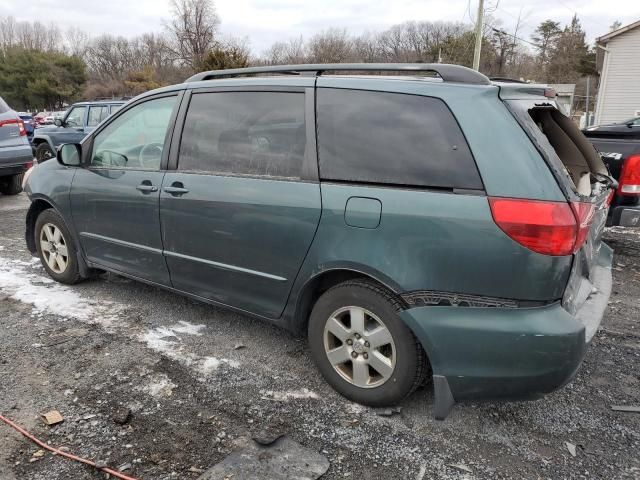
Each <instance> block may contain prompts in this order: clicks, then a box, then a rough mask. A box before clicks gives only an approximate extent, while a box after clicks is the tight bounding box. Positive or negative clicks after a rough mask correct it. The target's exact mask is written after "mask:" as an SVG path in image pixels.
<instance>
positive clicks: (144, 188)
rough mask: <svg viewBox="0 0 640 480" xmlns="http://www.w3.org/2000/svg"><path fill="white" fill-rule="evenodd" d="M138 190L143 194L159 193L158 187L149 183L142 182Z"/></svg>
mask: <svg viewBox="0 0 640 480" xmlns="http://www.w3.org/2000/svg"><path fill="white" fill-rule="evenodd" d="M136 190H140V191H141V192H142V193H151V192H157V191H158V187H156V186H155V185H151V184H149V183H145V182H142V183H141V184H140V185H138V186H137V187H136Z"/></svg>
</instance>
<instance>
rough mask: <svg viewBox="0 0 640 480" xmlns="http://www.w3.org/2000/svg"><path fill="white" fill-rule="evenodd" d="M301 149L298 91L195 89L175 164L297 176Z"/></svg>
mask: <svg viewBox="0 0 640 480" xmlns="http://www.w3.org/2000/svg"><path fill="white" fill-rule="evenodd" d="M305 148H306V131H305V121H304V94H303V93H295V92H217V93H194V94H193V95H192V97H191V102H190V104H189V111H188V112H187V117H186V120H185V125H184V129H183V132H182V140H181V142H180V159H179V165H178V168H179V169H180V170H182V171H193V172H211V173H223V174H237V175H253V176H266V177H283V178H294V179H299V178H300V175H301V171H302V164H303V159H304V153H305Z"/></svg>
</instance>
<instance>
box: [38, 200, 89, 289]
mask: <svg viewBox="0 0 640 480" xmlns="http://www.w3.org/2000/svg"><path fill="white" fill-rule="evenodd" d="M35 237H36V238H35V241H36V249H37V251H38V256H39V257H40V261H41V262H42V266H43V267H44V268H45V270H46V271H47V273H48V274H49V276H50V277H51V278H53V279H54V280H56V281H58V282H61V283H67V284H74V283H77V282H78V281H79V280H80V279H81V276H80V271H79V269H78V259H77V250H76V247H75V245H74V243H73V239H72V237H71V234H70V233H69V230H68V229H67V226H66V225H65V223H64V220H62V217H61V216H60V215H59V214H58V213H57V212H56V211H54V210H52V209H48V210H45V211H43V212H42V213H41V214H40V215H39V216H38V219H37V220H36V226H35Z"/></svg>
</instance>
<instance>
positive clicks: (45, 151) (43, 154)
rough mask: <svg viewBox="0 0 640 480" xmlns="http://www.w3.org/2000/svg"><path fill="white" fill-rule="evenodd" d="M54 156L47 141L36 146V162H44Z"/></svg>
mask: <svg viewBox="0 0 640 480" xmlns="http://www.w3.org/2000/svg"><path fill="white" fill-rule="evenodd" d="M55 156H56V154H55V153H54V151H53V149H52V148H51V147H50V146H49V144H48V143H47V142H43V143H41V144H40V145H38V146H37V147H36V160H37V161H38V163H43V162H46V161H47V160H49V159H51V158H53V157H55Z"/></svg>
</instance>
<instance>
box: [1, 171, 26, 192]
mask: <svg viewBox="0 0 640 480" xmlns="http://www.w3.org/2000/svg"><path fill="white" fill-rule="evenodd" d="M23 177H24V173H18V174H17V175H11V176H10V177H5V178H0V193H2V194H3V195H18V194H19V193H20V192H21V191H22V178H23Z"/></svg>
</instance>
